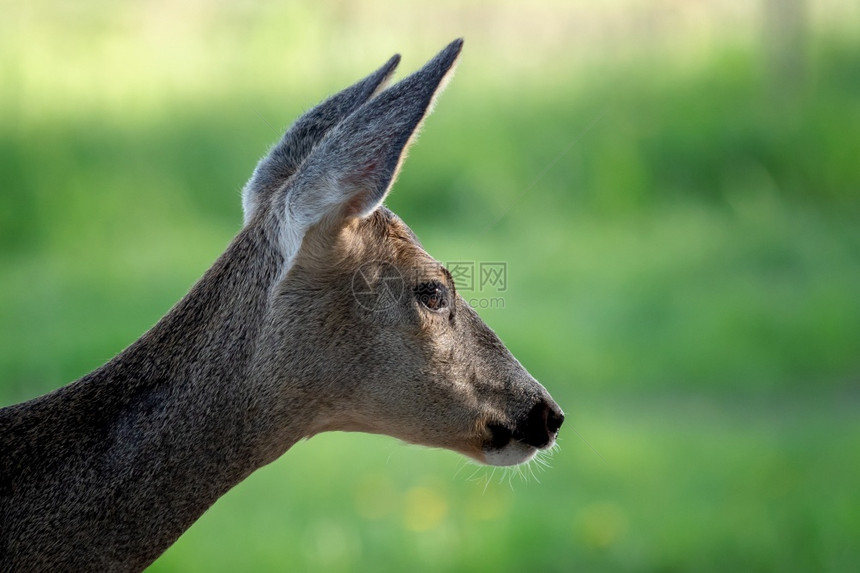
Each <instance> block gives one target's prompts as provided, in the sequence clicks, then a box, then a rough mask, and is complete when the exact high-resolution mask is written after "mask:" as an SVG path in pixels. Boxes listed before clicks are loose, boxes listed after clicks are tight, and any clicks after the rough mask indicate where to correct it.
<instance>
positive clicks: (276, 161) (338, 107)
mask: <svg viewBox="0 0 860 573" xmlns="http://www.w3.org/2000/svg"><path fill="white" fill-rule="evenodd" d="M399 62H400V55H398V54H395V55H394V56H393V57H392V58H391V59H390V60H388V61H387V62H386V63H385V65H384V66H382V67H381V68H379V69H378V70H376V71H375V72H373V73H372V74H370V75H369V76H367V77H366V78H364V79H363V80H361V81H359V82H357V83H356V84H354V85H352V86H350V87H348V88H346V89H345V90H343V91H341V92H340V93H337V94H335V95H333V96H332V97H330V98H328V99H327V100H325V101H324V102H322V103H321V104H319V105H318V106H316V107H315V108H313V109H311V110H310V111H308V112H307V113H305V114H304V115H303V116H302V117H300V118H299V119H298V120H296V122H295V123H294V124H293V125H292V127H290V129H288V130H287V132H286V133H285V134H284V136H283V137H282V138H281V140H280V141H279V142H278V143H276V144H275V145H274V146H273V147H272V148H271V149H270V150H269V153H268V154H266V156H265V157H263V159H261V160H260V162H259V163H258V164H257V167H256V169H254V174H253V175H252V176H251V179H250V180H249V181H248V182H247V183H246V184H245V187H244V188H243V189H242V209H243V211H244V214H245V223H247V222H248V221H250V220H251V218H252V217H253V216H254V213H255V212H256V211H257V206H258V205H260V204H261V203H263V202H265V201H266V200H268V198H269V197H271V196H272V195H273V194H274V193H275V192H276V191H277V190H278V189H279V188H281V187H282V186H283V185H284V183H286V182H287V180H288V179H289V178H290V177H291V176H292V175H293V174H294V173H295V172H296V169H298V167H299V165H301V164H302V162H304V160H305V159H306V158H307V156H308V155H310V153H311V150H313V148H314V147H315V146H316V145H317V144H318V143H319V142H320V140H321V139H322V138H323V137H325V135H326V134H327V133H328V132H329V131H331V129H332V128H333V127H334V126H336V125H337V124H339V123H340V122H341V121H343V120H344V118H346V117H347V116H348V115H349V114H351V113H352V112H354V111H355V110H356V109H358V108H359V107H361V106H362V105H364V104H365V103H366V102H367V100H369V99H370V98H371V97H373V96H374V95H375V94H376V93H377V92H378V91H379V90H380V88H382V87H383V86H384V85H385V83H386V81H387V80H388V79H389V78H390V77H391V74H392V72H394V69H395V68H396V67H397V64H398V63H399Z"/></svg>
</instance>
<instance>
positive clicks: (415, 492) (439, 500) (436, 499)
mask: <svg viewBox="0 0 860 573" xmlns="http://www.w3.org/2000/svg"><path fill="white" fill-rule="evenodd" d="M403 501H404V503H403V525H404V526H405V527H406V529H408V530H410V531H429V530H431V529H434V528H436V527H437V526H438V525H439V524H440V523H442V520H443V519H445V516H447V515H448V501H447V500H446V499H445V497H444V496H443V495H442V494H441V493H440V492H439V491H438V490H436V489H433V488H430V487H424V486H419V487H413V488H412V489H410V490H409V491H407V492H406V496H405V498H404V500H403Z"/></svg>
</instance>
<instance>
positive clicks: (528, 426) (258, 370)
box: [0, 43, 563, 571]
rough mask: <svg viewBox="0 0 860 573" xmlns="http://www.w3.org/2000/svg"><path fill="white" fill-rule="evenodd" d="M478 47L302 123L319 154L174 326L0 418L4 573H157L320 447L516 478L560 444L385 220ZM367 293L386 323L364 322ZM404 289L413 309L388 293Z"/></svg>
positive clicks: (390, 219)
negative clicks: (270, 469) (416, 139)
mask: <svg viewBox="0 0 860 573" xmlns="http://www.w3.org/2000/svg"><path fill="white" fill-rule="evenodd" d="M459 47H460V45H459V44H458V43H454V44H452V45H451V46H449V47H448V48H446V50H444V51H443V52H442V53H441V54H440V56H437V58H436V59H434V60H433V61H431V63H430V64H428V65H427V66H425V68H424V69H422V70H421V71H420V72H418V73H417V74H415V75H413V76H412V77H410V78H408V79H407V80H404V82H402V83H401V84H398V86H395V87H393V88H391V90H389V91H386V92H382V94H380V95H379V96H376V98H374V99H369V101H367V100H368V98H371V96H372V94H373V93H375V91H376V87H377V86H378V84H379V82H380V81H381V78H384V77H387V75H388V74H389V73H390V71H391V69H392V64H391V62H395V63H396V61H395V60H394V59H393V60H391V61H390V62H389V64H387V65H386V66H387V67H383V68H382V70H381V71H379V72H377V73H376V74H374V75H372V76H370V77H369V79H366V80H363V81H362V82H360V83H359V84H357V86H358V87H355V86H354V87H353V88H350V89H349V90H345V92H342V94H339V95H338V96H335V98H332V99H331V100H329V103H324V104H322V106H321V107H323V108H325V106H326V105H331V104H330V102H332V101H335V102H336V103H337V102H341V103H342V102H344V101H346V102H348V103H349V105H341V103H338V105H337V106H335V107H334V108H325V109H326V110H327V111H325V110H324V111H325V113H322V112H320V111H318V110H312V112H310V113H309V114H308V116H306V117H305V118H303V119H302V120H300V122H299V124H297V125H299V126H300V127H301V128H302V129H301V133H300V134H299V135H301V134H305V135H304V136H303V137H310V138H312V140H311V141H308V140H306V139H301V138H299V135H296V133H292V132H288V134H287V135H286V136H285V138H284V140H283V141H282V143H281V146H284V145H285V146H287V147H289V149H281V148H280V147H277V146H276V148H275V149H274V150H273V152H272V154H271V155H270V156H269V157H267V158H265V159H264V160H263V162H261V166H263V167H258V170H257V172H255V178H254V179H252V181H251V182H250V183H249V186H248V187H247V188H246V203H247V205H249V206H250V207H249V209H250V210H249V211H248V212H246V217H247V223H246V225H245V228H244V229H243V230H242V231H241V232H240V233H239V235H238V236H237V237H236V238H235V239H234V240H233V242H232V243H231V244H230V245H229V247H228V248H227V250H226V251H225V253H224V254H223V255H222V256H221V257H220V258H219V259H218V260H217V261H216V262H215V264H214V265H213V266H212V268H211V269H210V270H209V271H208V272H207V273H206V274H205V275H204V276H203V278H202V279H201V280H200V281H199V282H198V283H197V284H196V285H195V286H194V287H193V288H192V289H191V291H190V292H189V293H188V295H187V296H186V297H185V298H183V299H182V300H181V301H180V302H179V303H178V304H177V305H176V306H175V307H174V308H173V309H171V310H170V312H168V314H167V315H166V316H165V317H164V318H163V319H162V320H161V321H159V322H158V324H157V325H156V326H154V327H153V328H152V329H151V330H150V331H149V332H147V333H146V334H144V335H143V336H142V337H141V338H140V339H139V340H137V341H136V342H135V343H133V344H132V345H131V346H129V347H128V348H127V349H125V350H124V351H123V352H122V353H120V354H119V355H118V356H117V357H116V358H114V359H113V360H111V361H110V362H108V363H107V364H105V365H104V366H103V367H101V368H99V369H98V370H96V371H94V372H92V373H90V374H88V375H86V376H84V377H83V378H81V379H80V380H78V381H76V382H74V383H72V384H70V385H68V386H66V387H64V388H60V389H58V390H56V391H54V392H52V393H50V394H47V395H45V396H42V397H40V398H36V399H35V400H31V401H29V402H26V403H23V404H18V405H15V406H10V407H7V408H3V409H0V460H2V470H0V472H2V473H0V570H2V571H19V570H21V571H23V570H26V571H80V570H97V571H126V570H139V569H142V568H144V567H146V566H147V565H148V564H149V563H151V562H152V561H153V560H154V559H155V558H156V557H158V556H159V555H160V554H161V553H162V552H163V551H164V550H165V549H166V548H167V547H169V546H170V544H171V543H173V542H174V541H175V540H176V539H177V538H178V537H179V536H180V535H181V534H182V532H183V531H185V530H186V529H187V528H188V527H189V526H190V525H191V524H192V523H193V522H194V521H195V520H196V519H197V518H198V517H199V516H200V515H201V514H202V513H203V512H204V511H205V510H206V509H207V508H208V507H209V506H210V505H211V504H212V503H214V502H215V500H217V499H218V497H220V496H221V495H223V494H224V493H225V492H226V491H227V490H229V489H230V488H231V487H233V486H234V485H236V484H238V483H239V482H240V481H242V480H243V479H244V478H245V477H247V476H248V475H249V474H250V473H252V472H253V471H254V470H256V469H257V468H259V467H261V466H263V465H265V464H266V463H269V462H271V461H272V460H274V459H276V458H277V457H279V456H280V455H282V454H283V453H284V452H286V451H287V450H288V449H289V448H290V447H291V446H292V445H293V444H294V443H295V442H296V441H298V440H300V439H302V438H304V437H309V436H312V435H314V434H316V433H319V432H322V431H332V430H347V431H364V432H374V433H383V434H388V435H391V436H394V437H396V438H399V439H402V440H405V441H407V442H411V443H416V444H423V445H427V446H433V447H441V448H448V449H451V450H455V451H458V452H462V453H463V454H465V455H467V456H470V457H472V458H474V459H476V460H479V461H484V462H490V463H500V464H508V463H519V462H521V461H524V460H525V459H528V457H530V456H531V455H534V452H535V451H537V450H538V449H542V448H546V447H549V446H550V445H551V444H552V443H553V441H554V439H555V435H556V432H557V431H558V428H559V426H560V425H561V421H562V419H563V416H562V414H561V411H560V409H559V408H558V406H557V405H556V404H555V402H553V401H552V399H551V398H550V397H549V395H548V394H547V392H546V390H544V388H543V387H542V386H541V385H540V384H538V383H537V382H536V381H535V380H534V379H533V378H532V377H531V376H530V375H529V374H528V373H527V372H526V371H525V370H524V369H523V368H522V366H521V365H520V364H519V363H518V362H517V361H516V359H514V357H513V356H512V355H511V354H510V352H509V351H508V350H507V349H506V348H505V346H504V345H503V344H502V343H501V341H500V340H499V339H498V338H497V337H496V335H495V334H494V333H493V332H492V331H491V330H490V329H489V328H488V327H487V326H486V325H485V324H484V323H483V322H482V321H481V320H480V318H479V317H478V316H477V314H476V313H475V312H474V310H472V309H471V308H470V307H469V305H468V304H467V303H466V302H465V300H463V299H462V298H461V297H459V296H458V295H457V294H456V288H455V285H454V284H453V281H452V279H451V275H450V273H448V272H447V270H445V269H444V268H443V267H442V266H441V265H440V264H439V263H438V262H437V261H435V260H434V259H433V258H432V257H430V255H428V254H427V253H426V252H425V251H424V249H423V248H422V247H421V245H420V243H419V242H418V240H417V238H416V237H415V235H414V234H413V233H412V231H411V230H410V229H409V228H408V227H407V226H406V225H405V224H404V223H403V222H402V221H401V220H400V219H399V218H397V217H396V216H395V215H394V214H393V213H391V212H390V211H388V210H387V209H386V208H384V207H380V206H379V205H378V203H379V202H380V201H381V199H382V197H384V195H385V193H387V190H388V189H389V188H390V185H391V182H392V181H393V177H394V175H395V173H396V169H395V167H396V166H397V165H399V162H400V161H401V160H402V156H403V153H404V152H405V146H406V144H407V142H408V141H409V140H410V139H411V138H412V136H413V135H414V131H415V130H416V129H417V127H418V123H420V119H421V118H423V117H424V115H425V114H426V107H427V106H428V105H429V102H430V101H431V99H432V97H433V96H434V94H435V93H436V90H437V88H438V85H439V83H440V82H441V81H442V80H443V79H444V77H445V76H446V75H447V73H448V71H449V69H450V68H451V66H453V62H454V60H455V59H456V55H457V54H458V53H459ZM368 82H369V83H368ZM403 86H405V87H403ZM350 90H352V91H350ZM415 90H417V91H418V92H419V95H420V97H416V98H413V97H412V96H411V95H410V94H411V93H412V91H415ZM343 94H346V95H343ZM356 94H358V95H356ZM338 98H340V99H338ZM356 98H357V99H356ZM377 102H381V103H378V104H377ZM377 105H379V106H381V108H379V109H377V108H376V106H377ZM413 108H414V109H413ZM380 110H381V111H380ZM338 114H340V115H338ZM386 114H388V115H386ZM389 115H390V121H389V123H386V121H388V120H386V117H389ZM320 118H323V119H320ZM338 118H339V119H340V120H341V123H338V121H337V120H338ZM367 118H369V119H367ZM404 118H406V119H404ZM416 118H418V119H416ZM365 119H367V121H371V120H372V121H371V123H370V124H366V123H362V122H364V121H365ZM368 125H370V127H368ZM378 125H382V126H383V128H380V129H381V131H376V127H374V126H378ZM332 126H338V127H332ZM297 138H299V140H300V141H299V140H297ZM368 139H372V140H373V141H372V143H371V144H369V143H368ZM297 141H299V142H298V143H297ZM317 141H322V142H323V143H324V144H317ZM351 146H358V147H359V148H361V149H364V150H365V151H366V152H367V154H368V155H367V157H365V158H364V159H363V160H362V159H361V157H360V155H358V154H357V152H356V151H355V149H353V147H351ZM345 149H349V157H348V158H347V160H346V161H343V160H342V159H343V157H342V153H343V150H345ZM317 154H324V156H322V157H317V156H316V155H317ZM278 157H282V158H284V157H285V158H287V160H286V161H287V163H285V164H283V165H281V164H278V163H277V158H278ZM306 157H307V159H305V158H306ZM303 161H304V162H306V163H308V164H309V165H310V167H307V168H306V167H305V163H303ZM326 161H328V163H329V164H330V165H331V168H332V170H333V171H334V172H339V171H338V170H341V171H342V172H343V173H345V177H344V178H341V179H337V181H340V183H336V184H337V185H341V186H340V187H337V188H336V189H330V188H329V187H328V186H329V185H330V184H332V183H331V181H334V180H335V179H332V178H328V176H326V175H320V177H321V178H322V179H321V180H320V181H321V182H320V181H317V180H313V182H312V184H308V183H307V182H308V181H311V180H310V179H309V178H310V175H309V173H317V172H319V171H320V170H321V169H322V167H321V166H322V165H323V164H324V163H325V162H326ZM376 166H381V167H380V169H382V171H376V170H375V169H376ZM392 166H393V167H392ZM306 169H309V170H310V171H306ZM294 173H295V175H294ZM261 174H263V175H261ZM278 174H280V175H278ZM260 177H263V179H262V183H260V185H256V184H255V183H254V181H257V180H258V178H260ZM276 177H283V180H282V181H279V180H277V179H276ZM386 177H387V178H388V179H385V178H386ZM365 179H367V180H365ZM344 181H345V183H344ZM259 182H260V181H258V183H259ZM307 185H310V186H307ZM279 186H280V187H279ZM368 189H370V191H371V192H368ZM312 193H320V194H323V195H326V194H327V196H326V197H324V198H323V199H319V198H316V197H313V196H311V195H310V194H312ZM333 197H334V198H336V197H340V200H339V201H340V202H334V203H331V201H332V200H333V199H332V198H333ZM293 205H297V209H299V211H300V212H301V218H299V219H291V218H290V213H291V210H290V209H291V206H293ZM362 213H369V215H366V216H363V215H361V214H362ZM308 221H310V222H311V223H310V224H309V226H307V228H306V229H303V230H302V231H301V233H300V234H298V235H297V234H296V233H297V232H298V231H296V229H297V226H299V227H300V226H301V225H304V224H307V222H308ZM285 236H286V237H287V239H285V238H284V237H285ZM296 236H300V238H301V243H300V246H299V247H298V249H297V251H295V252H293V251H290V250H289V249H290V248H291V245H292V243H291V241H292V238H291V237H296ZM375 261H380V262H384V264H381V265H377V266H373V265H375V263H374V262H375ZM369 263H370V264H371V267H372V269H371V267H367V268H368V269H371V270H373V272H370V271H368V272H367V273H365V274H362V273H360V271H361V270H362V269H363V268H365V267H366V266H367V265H368V264H369ZM374 269H375V270H374ZM358 276H360V277H361V280H362V281H363V282H362V284H361V286H362V288H365V287H367V289H368V290H367V292H366V293H365V294H364V295H363V296H366V297H370V299H373V297H376V296H378V297H387V298H380V301H381V302H384V303H385V304H380V305H376V306H374V305H367V304H359V302H360V301H359V300H358V299H357V298H356V288H355V284H356V283H355V280H356V277H358ZM392 280H393V282H391V283H390V284H395V285H399V286H400V290H398V291H397V293H398V294H397V296H391V292H390V291H386V290H385V289H384V288H380V287H381V286H384V285H387V284H389V282H386V281H392ZM365 283H366V284H365ZM427 284H430V285H438V288H439V289H443V288H447V291H448V295H449V298H448V299H446V300H447V301H448V304H447V306H445V307H444V308H439V309H436V310H433V309H432V308H431V307H429V306H427V305H426V304H425V303H424V302H422V300H423V299H421V298H420V297H418V296H416V292H419V290H420V289H419V287H421V286H422V285H427ZM434 288H435V287H434ZM365 302H367V301H366V300H365ZM371 302H372V300H371Z"/></svg>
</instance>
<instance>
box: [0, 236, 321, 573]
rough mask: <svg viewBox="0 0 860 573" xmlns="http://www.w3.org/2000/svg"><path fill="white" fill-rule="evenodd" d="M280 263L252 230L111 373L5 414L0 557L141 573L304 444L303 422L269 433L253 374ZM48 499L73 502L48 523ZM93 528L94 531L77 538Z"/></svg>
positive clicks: (272, 246)
mask: <svg viewBox="0 0 860 573" xmlns="http://www.w3.org/2000/svg"><path fill="white" fill-rule="evenodd" d="M284 265H285V261H284V257H283V256H282V255H281V252H280V250H279V249H278V248H277V246H276V243H275V242H274V241H271V240H270V239H269V237H268V236H267V234H266V233H265V231H264V230H263V229H262V228H261V227H259V228H258V227H255V226H253V225H249V226H248V227H246V228H245V229H243V231H242V232H241V233H240V234H239V235H238V236H237V237H236V239H235V240H234V241H233V242H232V243H231V245H230V247H229V248H228V249H227V251H226V252H225V253H224V255H222V256H221V257H220V258H219V259H218V261H216V263H215V264H214V265H213V266H212V268H211V269H210V270H209V271H208V272H207V273H206V275H204V277H203V278H202V279H201V280H200V281H199V282H198V283H197V284H196V285H195V286H194V287H193V288H192V290H191V291H190V292H189V293H188V295H186V297H185V298H183V299H182V300H181V301H180V302H179V303H177V305H176V306H175V307H174V308H173V309H172V310H171V311H170V312H169V313H168V314H167V315H166V316H165V317H164V318H163V319H162V320H161V321H159V323H158V324H157V325H156V326H154V327H153V328H152V329H151V330H150V331H149V332H147V333H146V334H144V335H143V336H142V337H141V338H140V339H139V340H137V341H136V342H135V343H134V344H132V345H131V346H130V347H128V348H127V349H126V350H125V351H123V352H122V353H121V354H119V355H118V356H117V357H115V358H114V359H113V360H111V361H110V362H109V363H107V364H106V365H104V366H103V367H101V368H99V369H97V370H96V371H94V372H92V373H90V374H89V375H87V376H85V377H83V378H82V379H80V380H79V381H77V382H75V383H73V384H71V385H69V386H66V387H65V388H61V389H59V390H57V391H55V392H53V393H51V394H48V395H46V396H43V397H40V398H37V399H35V400H32V401H30V402H27V403H24V404H21V405H18V406H13V407H10V408H6V409H4V410H0V430H10V431H8V432H6V431H0V453H2V454H3V455H4V457H5V458H6V461H5V462H4V463H6V464H7V467H8V468H11V469H10V470H9V471H6V470H4V473H3V474H2V475H0V514H3V513H6V515H5V516H3V515H0V530H4V529H5V534H4V535H0V553H3V551H2V549H3V548H4V547H3V546H4V544H6V545H12V546H14V548H15V551H12V554H17V555H18V556H19V557H22V558H24V559H25V560H24V561H22V563H29V564H32V563H34V562H33V561H32V560H29V561H28V560H26V559H27V558H31V559H32V558H35V559H36V562H37V563H41V564H43V565H45V566H46V567H48V568H50V567H51V566H52V565H54V564H59V563H63V564H65V565H68V564H69V563H70V559H71V562H77V561H79V564H80V565H81V566H82V567H83V568H94V567H95V568H102V567H101V566H104V568H105V569H106V570H107V569H114V568H120V569H129V568H138V567H140V568H142V567H143V566H145V565H147V564H148V563H150V562H151V561H153V560H154V559H155V558H156V557H157V556H158V555H160V554H161V553H162V552H163V551H164V550H165V549H166V548H167V547H169V545H170V544H171V543H173V541H175V540H176V538H178V537H179V535H180V534H181V533H182V532H183V531H185V529H187V528H188V527H189V526H190V525H191V524H192V523H193V522H194V521H195V520H196V519H197V518H198V517H199V516H200V515H202V514H203V512H204V511H205V510H206V509H207V508H208V507H209V506H210V505H211V504H212V503H214V502H215V501H216V500H217V499H218V497H220V496H221V495H223V494H224V493H225V492H226V491H227V490H229V489H230V488H231V487H233V486H234V485H236V484H238V483H239V482H240V481H241V480H242V479H244V478H245V477H247V476H248V475H249V474H250V473H252V472H253V471H254V470H255V469H257V468H258V467H260V466H262V465H264V464H265V463H268V462H269V461H272V460H273V459H275V458H276V457H277V456H278V455H280V454H281V453H283V452H284V451H286V450H287V449H288V448H289V447H290V446H291V445H292V444H293V443H294V442H295V441H297V440H298V439H300V438H301V437H302V436H303V435H304V434H303V432H304V428H303V427H302V425H301V421H300V420H299V419H296V420H293V421H286V423H284V422H281V423H280V425H279V426H278V427H277V433H275V424H273V422H272V420H271V418H272V416H273V414H274V413H275V411H274V410H273V409H272V406H270V405H269V404H268V403H267V401H266V400H265V396H263V397H262V398H261V396H260V394H259V388H258V387H257V386H259V382H258V381H256V380H254V379H253V377H252V376H249V374H250V373H251V371H252V364H253V361H254V356H255V353H256V352H257V346H258V340H259V338H260V335H261V332H262V331H263V330H264V328H265V325H266V321H267V320H268V318H267V315H268V311H269V305H270V303H271V295H272V291H273V289H274V287H275V285H276V283H277V281H278V280H279V277H281V276H282V275H283V273H284V272H285V269H284ZM278 413H281V412H280V411H278ZM290 424H293V425H292V426H290ZM285 426H286V427H287V429H285ZM11 430H14V431H11ZM4 433H5V434H6V435H7V436H11V435H17V436H18V438H17V439H16V441H7V440H4V439H3V437H2V434H4ZM22 436H23V438H22ZM16 460H17V463H16ZM57 495H63V496H66V497H67V498H68V502H67V503H63V504H59V505H58V506H55V508H54V510H55V511H57V512H58V515H56V516H55V517H56V519H44V516H42V515H40V508H42V507H47V505H43V504H46V503H47V502H46V500H48V499H50V498H51V497H53V496H57ZM4 497H5V498H6V500H5V501H10V500H11V503H9V504H8V506H7V507H8V512H7V511H6V509H7V507H4V506H6V505H7V504H6V503H4ZM60 513H61V515H60ZM46 524H52V525H51V527H52V528H51V529H50V531H49V530H48V528H47V525H46ZM56 524H61V525H60V526H59V528H60V529H61V531H58V529H57V526H56ZM92 531H99V532H100V533H99V535H98V536H92V535H88V536H87V542H86V543H76V542H75V540H76V539H77V538H79V537H80V536H81V535H83V534H84V532H90V533H91V532H92ZM4 536H6V538H5V539H4ZM57 540H61V541H60V542H59V543H58V542H57ZM12 548H13V547H7V549H12Z"/></svg>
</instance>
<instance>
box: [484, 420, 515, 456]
mask: <svg viewBox="0 0 860 573" xmlns="http://www.w3.org/2000/svg"><path fill="white" fill-rule="evenodd" d="M487 429H488V430H490V444H489V445H490V447H491V448H493V449H495V450H500V449H502V448H504V447H505V446H507V445H508V444H509V443H510V441H511V437H512V436H513V432H511V430H510V429H509V428H507V427H506V426H502V425H501V424H488V425H487Z"/></svg>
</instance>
